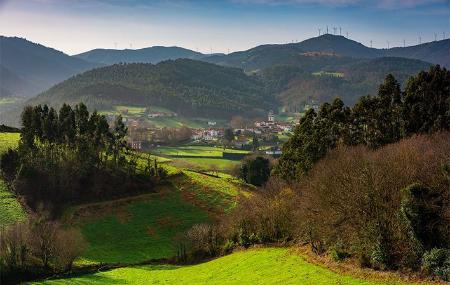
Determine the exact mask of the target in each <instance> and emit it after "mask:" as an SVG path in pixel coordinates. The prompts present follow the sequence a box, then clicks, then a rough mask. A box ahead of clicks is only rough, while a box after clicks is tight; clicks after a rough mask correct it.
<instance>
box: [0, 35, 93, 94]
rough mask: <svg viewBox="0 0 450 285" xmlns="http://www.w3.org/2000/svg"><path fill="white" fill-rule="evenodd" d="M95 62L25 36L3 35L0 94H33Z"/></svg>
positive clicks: (1, 42) (0, 58) (89, 67)
mask: <svg viewBox="0 0 450 285" xmlns="http://www.w3.org/2000/svg"><path fill="white" fill-rule="evenodd" d="M95 66H98V65H97V64H94V63H90V62H87V61H84V60H82V59H79V58H74V57H71V56H68V55H66V54H64V53H62V52H60V51H57V50H55V49H52V48H49V47H45V46H43V45H40V44H36V43H33V42H30V41H28V40H26V39H22V38H16V37H14V38H13V37H3V36H0V78H1V88H0V97H7V96H24V97H31V96H34V95H36V94H38V93H40V92H42V91H44V90H46V89H48V88H50V87H51V86H52V85H53V84H55V83H58V82H60V81H62V80H64V79H67V78H69V77H70V76H72V75H74V74H77V73H79V72H83V71H86V70H88V69H91V68H93V67H95Z"/></svg>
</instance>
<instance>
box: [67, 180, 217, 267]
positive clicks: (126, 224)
mask: <svg viewBox="0 0 450 285" xmlns="http://www.w3.org/2000/svg"><path fill="white" fill-rule="evenodd" d="M74 212H75V214H72V215H74V216H75V217H76V218H74V219H75V220H72V221H69V223H71V224H73V225H74V226H76V227H80V228H81V232H82V234H83V236H84V237H85V238H86V240H87V242H88V243H89V247H88V249H87V251H86V252H85V253H84V254H83V256H82V259H81V261H80V262H81V263H84V262H88V263H91V262H94V263H98V262H103V263H135V262H141V261H145V260H150V259H159V258H168V257H172V256H174V255H176V248H175V246H176V238H177V236H179V235H180V234H181V233H183V232H185V231H186V230H188V229H189V228H190V227H192V225H194V224H197V223H202V222H207V221H208V220H209V218H208V214H207V213H206V212H205V211H203V210H202V209H200V208H198V207H195V206H194V205H193V204H191V203H189V202H188V201H185V200H184V199H183V198H182V196H181V195H180V193H178V192H177V191H173V190H172V189H169V187H167V189H163V190H161V192H159V193H155V194H147V195H143V196H141V197H138V199H136V198H135V199H132V200H131V201H126V199H125V201H112V202H104V203H99V204H94V205H90V206H89V205H88V206H86V205H85V206H81V207H79V208H78V209H75V210H74ZM80 215H81V217H79V216H80ZM77 216H78V217H77Z"/></svg>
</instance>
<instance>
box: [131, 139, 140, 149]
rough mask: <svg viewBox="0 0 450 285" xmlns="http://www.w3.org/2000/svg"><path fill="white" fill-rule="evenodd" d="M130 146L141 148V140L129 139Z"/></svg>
mask: <svg viewBox="0 0 450 285" xmlns="http://www.w3.org/2000/svg"><path fill="white" fill-rule="evenodd" d="M130 146H131V148H132V149H136V150H141V149H142V141H131V143H130Z"/></svg>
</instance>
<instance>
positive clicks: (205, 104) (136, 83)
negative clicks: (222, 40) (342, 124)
mask: <svg viewBox="0 0 450 285" xmlns="http://www.w3.org/2000/svg"><path fill="white" fill-rule="evenodd" d="M80 101H83V102H85V103H86V104H87V105H88V106H90V107H93V108H97V109H105V108H106V109H108V108H111V107H112V106H113V105H121V104H122V105H131V106H132V105H138V106H150V105H157V106H161V107H166V108H168V109H170V110H171V111H174V112H177V113H179V114H183V115H195V116H208V115H212V116H214V117H226V116H229V115H232V114H239V113H243V112H246V114H248V115H252V114H253V115H257V114H259V113H261V112H262V111H263V110H268V109H270V108H272V106H274V104H275V103H274V102H273V101H274V100H273V99H271V98H270V97H269V96H268V95H267V94H266V92H265V90H264V89H263V87H262V84H261V83H260V82H259V81H258V80H257V79H256V78H254V77H251V76H247V75H246V74H244V72H242V70H239V69H235V68H226V67H221V66H217V65H213V64H209V63H204V62H199V61H194V60H189V59H178V60H175V61H164V62H161V63H159V64H157V65H152V64H117V65H113V66H108V67H103V68H97V69H94V70H90V71H88V72H85V73H83V74H80V75H77V76H74V77H72V78H70V79H69V80H66V81H64V82H62V83H60V84H58V85H56V86H54V87H52V88H51V89H49V90H48V91H46V92H44V93H42V94H40V95H39V96H38V97H36V98H34V99H33V100H31V101H30V102H29V103H30V104H39V103H47V104H50V105H61V104H62V103H64V102H66V103H76V102H80Z"/></svg>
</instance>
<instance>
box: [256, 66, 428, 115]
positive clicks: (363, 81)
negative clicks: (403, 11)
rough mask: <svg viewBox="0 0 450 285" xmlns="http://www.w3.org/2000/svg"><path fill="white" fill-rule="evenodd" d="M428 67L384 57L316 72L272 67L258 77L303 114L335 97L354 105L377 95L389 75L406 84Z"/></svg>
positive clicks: (288, 108) (290, 67)
mask: <svg viewBox="0 0 450 285" xmlns="http://www.w3.org/2000/svg"><path fill="white" fill-rule="evenodd" d="M311 66H313V65H311ZM429 66H430V64H429V63H426V62H423V61H420V60H412V59H405V58H396V57H383V58H375V59H358V60H352V61H349V62H342V64H336V65H333V64H330V65H327V66H322V70H321V69H317V70H316V71H315V72H313V70H311V68H309V67H307V68H303V67H300V66H294V65H283V66H273V67H270V68H266V69H264V70H263V71H262V72H259V73H258V74H260V76H261V77H262V78H263V79H262V81H264V82H265V83H266V86H268V87H269V88H270V90H271V91H272V93H274V94H276V97H277V99H278V100H279V101H280V103H281V104H282V105H283V106H285V107H286V108H287V110H288V111H301V110H302V109H303V107H304V105H305V104H308V103H309V104H310V103H311V102H312V101H315V102H326V101H331V100H332V99H333V98H336V97H339V98H341V99H342V100H343V101H344V102H345V103H346V104H350V105H352V104H354V103H355V102H356V101H357V100H358V98H359V97H361V96H363V95H367V94H375V93H376V90H377V88H378V85H379V84H381V83H382V82H383V80H384V77H385V76H386V74H389V73H391V74H393V75H394V76H395V77H396V78H398V80H399V82H400V83H401V84H403V83H405V82H406V80H407V79H408V78H409V77H410V76H411V75H414V74H416V73H418V72H419V71H421V70H426V69H428V67H429ZM319 68H320V67H319ZM319 70H320V72H318V71H319Z"/></svg>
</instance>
